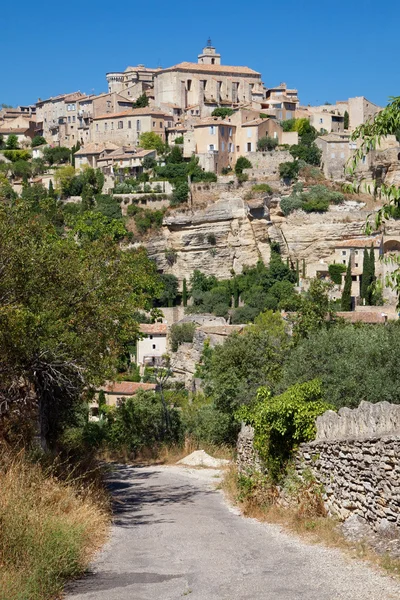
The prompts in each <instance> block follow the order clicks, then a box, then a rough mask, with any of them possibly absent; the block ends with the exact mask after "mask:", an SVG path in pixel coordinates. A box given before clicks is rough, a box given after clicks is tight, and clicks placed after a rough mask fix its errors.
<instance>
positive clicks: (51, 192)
mask: <svg viewBox="0 0 400 600" xmlns="http://www.w3.org/2000/svg"><path fill="white" fill-rule="evenodd" d="M49 196H50V198H55V197H56V194H55V191H54V186H53V181H52V180H51V179H50V183H49Z"/></svg>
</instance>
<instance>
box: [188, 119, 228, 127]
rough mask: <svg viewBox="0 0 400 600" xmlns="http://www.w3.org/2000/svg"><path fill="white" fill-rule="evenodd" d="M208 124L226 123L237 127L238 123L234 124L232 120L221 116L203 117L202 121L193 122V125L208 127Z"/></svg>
mask: <svg viewBox="0 0 400 600" xmlns="http://www.w3.org/2000/svg"><path fill="white" fill-rule="evenodd" d="M208 125H226V126H228V127H236V125H234V124H233V123H231V122H230V121H224V120H223V119H221V118H220V117H208V118H205V119H201V121H197V122H196V123H193V127H206V126H208Z"/></svg>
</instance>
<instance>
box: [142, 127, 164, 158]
mask: <svg viewBox="0 0 400 600" xmlns="http://www.w3.org/2000/svg"><path fill="white" fill-rule="evenodd" d="M139 146H140V147H141V148H143V149H144V150H156V151H157V154H162V153H163V152H164V150H165V144H164V142H163V141H162V139H161V138H160V136H159V135H157V134H156V133H154V131H146V132H145V133H142V134H141V136H140V138H139Z"/></svg>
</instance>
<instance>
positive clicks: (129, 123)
mask: <svg viewBox="0 0 400 600" xmlns="http://www.w3.org/2000/svg"><path fill="white" fill-rule="evenodd" d="M128 129H132V121H128Z"/></svg>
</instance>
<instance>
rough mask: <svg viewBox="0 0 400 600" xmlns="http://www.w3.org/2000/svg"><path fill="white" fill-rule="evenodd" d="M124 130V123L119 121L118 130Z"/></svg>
mask: <svg viewBox="0 0 400 600" xmlns="http://www.w3.org/2000/svg"><path fill="white" fill-rule="evenodd" d="M123 128H124V122H123V121H118V129H123Z"/></svg>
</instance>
